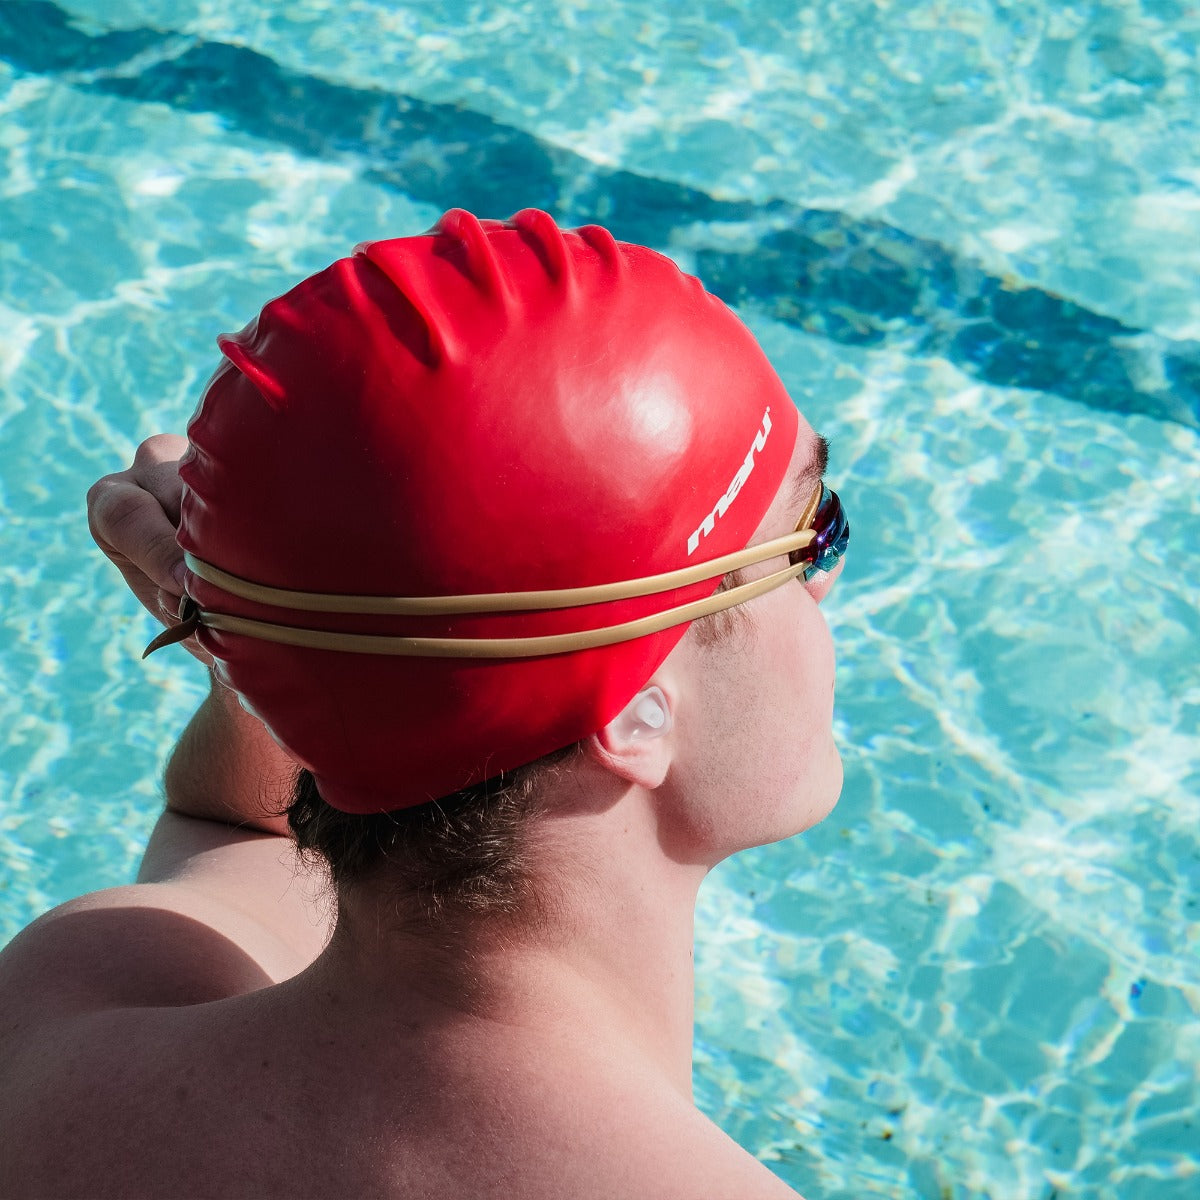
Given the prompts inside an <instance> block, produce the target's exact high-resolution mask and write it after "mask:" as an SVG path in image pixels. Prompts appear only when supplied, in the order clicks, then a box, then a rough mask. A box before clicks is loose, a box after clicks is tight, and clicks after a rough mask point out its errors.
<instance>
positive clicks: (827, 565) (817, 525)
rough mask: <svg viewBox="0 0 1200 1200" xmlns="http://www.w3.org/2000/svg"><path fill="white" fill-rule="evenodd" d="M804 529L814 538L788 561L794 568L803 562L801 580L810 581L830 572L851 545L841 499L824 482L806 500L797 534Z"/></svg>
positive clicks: (848, 524) (796, 551) (791, 554)
mask: <svg viewBox="0 0 1200 1200" xmlns="http://www.w3.org/2000/svg"><path fill="white" fill-rule="evenodd" d="M804 529H812V531H813V533H814V534H815V535H816V536H815V537H814V538H813V540H812V541H811V542H809V544H808V545H807V546H804V547H803V548H802V549H800V550H793V551H792V552H791V553H790V554H789V555H788V561H789V562H790V563H791V564H792V566H794V567H798V566H799V565H800V564H801V563H805V564H806V566H805V569H804V578H805V579H806V580H809V579H813V578H815V577H816V576H817V575H818V574H820V573H821V572H822V571H832V570H833V568H834V567H836V566H837V565H838V562H839V561H840V560H841V557H842V555H843V554H845V553H846V547H847V546H848V545H849V544H850V522H849V521H848V520H847V519H846V510H845V509H844V508H843V507H842V501H841V498H840V497H839V496H838V494H837V492H835V491H833V490H832V489H830V488H829V487H827V486H826V485H825V484H824V483H822V484H821V485H820V493H819V494H817V495H814V497H813V499H812V500H810V501H809V503H808V507H807V508H806V509H805V510H804V513H803V515H802V516H801V517H800V524H799V525H797V526H796V531H797V532H800V531H801V530H804Z"/></svg>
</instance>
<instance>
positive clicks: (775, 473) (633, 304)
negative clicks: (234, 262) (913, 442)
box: [179, 210, 797, 813]
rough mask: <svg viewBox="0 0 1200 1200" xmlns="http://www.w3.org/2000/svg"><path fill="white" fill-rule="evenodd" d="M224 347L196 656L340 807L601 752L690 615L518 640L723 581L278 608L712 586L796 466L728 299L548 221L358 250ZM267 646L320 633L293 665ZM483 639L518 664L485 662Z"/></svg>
mask: <svg viewBox="0 0 1200 1200" xmlns="http://www.w3.org/2000/svg"><path fill="white" fill-rule="evenodd" d="M219 344H220V346H221V349H222V350H223V352H224V355H225V358H224V361H223V362H222V363H221V365H220V367H219V368H218V369H217V371H216V374H215V375H214V376H213V378H212V380H211V381H210V382H209V384H208V387H207V388H206V390H205V393H204V396H203V397H202V399H201V401H200V405H199V408H198V409H197V411H196V414H195V416H194V417H193V419H192V422H191V424H190V426H189V429H188V434H189V438H190V440H191V449H190V450H189V453H188V455H187V456H186V457H185V460H184V463H183V466H182V469H181V474H182V476H183V480H184V483H185V485H186V488H185V492H184V499H183V516H182V523H181V526H180V531H179V541H180V544H181V545H182V546H183V548H184V549H185V551H187V552H188V554H189V558H188V564H189V568H190V571H189V575H188V580H187V592H188V595H189V596H191V597H192V598H193V599H194V600H195V602H196V604H197V605H198V606H199V609H200V611H201V613H202V614H203V615H202V616H201V627H200V629H199V631H198V636H199V638H200V641H201V643H202V644H203V646H204V648H205V649H206V650H208V651H209V652H210V653H211V654H212V655H213V656H214V657H215V659H216V660H217V670H218V672H219V674H220V676H221V678H222V679H223V680H224V681H225V682H227V683H228V684H229V685H230V686H231V687H233V688H234V689H235V690H236V691H237V692H238V693H239V694H240V695H241V696H242V697H243V700H244V702H245V703H246V705H247V707H248V708H249V709H250V710H251V711H252V712H254V713H256V714H257V715H258V716H259V717H260V718H261V719H262V720H263V721H264V723H265V724H266V725H267V727H268V728H269V729H270V730H271V732H272V734H273V735H274V737H275V738H276V740H277V741H278V742H279V743H280V744H281V745H282V746H283V747H284V748H285V749H286V750H287V751H288V752H289V753H290V754H291V755H292V756H293V757H294V758H295V759H296V760H297V761H298V762H299V763H301V764H302V765H304V766H306V767H307V768H308V769H309V770H311V771H312V772H313V774H314V775H315V777H316V780H317V784H318V787H319V788H320V790H321V794H322V796H323V797H324V798H325V799H326V800H327V801H328V802H329V803H330V804H332V805H334V806H335V807H337V808H340V809H343V810H345V811H348V812H364V813H365V812H376V811H383V810H387V809H393V808H401V807H405V806H409V805H413V804H420V803H423V802H425V801H428V800H430V799H433V798H436V797H439V796H443V795H447V794H449V793H451V792H454V791H457V790H458V789H460V788H462V787H465V786H467V785H468V784H471V783H477V782H479V781H481V780H483V779H487V778H490V777H492V776H494V775H496V774H498V773H499V772H500V771H502V770H508V769H511V768H513V767H517V766H520V765H522V764H524V763H528V762H531V761H533V760H534V759H536V758H539V757H541V756H542V755H543V754H546V753H549V752H550V751H551V750H555V749H557V748H559V747H561V746H565V745H568V744H570V743H571V742H574V741H577V740H579V739H580V738H582V737H585V736H587V735H588V734H590V733H593V732H595V731H596V730H597V729H599V728H601V727H602V726H604V725H605V724H606V723H607V722H608V721H610V720H611V719H612V718H613V717H614V716H615V715H616V714H617V713H618V712H620V711H621V709H622V708H623V707H624V706H625V704H626V703H627V702H628V701H629V700H630V699H631V698H632V697H633V696H634V695H635V694H636V693H637V692H638V691H639V689H641V688H642V687H643V686H644V684H645V682H646V680H647V679H648V678H649V677H650V676H651V675H652V674H653V672H654V670H655V669H656V668H657V667H658V666H659V664H660V663H661V662H662V661H663V659H665V658H666V656H667V655H668V654H669V653H670V651H671V650H672V648H673V647H674V646H675V645H676V644H677V643H678V641H679V640H680V638H681V637H682V636H683V634H684V632H685V631H686V629H687V622H686V621H681V620H679V619H678V618H676V617H674V616H667V617H665V618H663V620H665V621H669V622H672V624H671V625H670V627H668V628H665V629H661V630H658V631H657V632H652V633H649V634H646V635H644V636H631V632H630V631H629V630H625V631H618V634H617V636H619V637H620V638H621V640H616V641H613V642H612V644H604V645H597V646H591V647H590V648H584V649H568V650H566V651H565V652H564V651H563V650H562V649H561V647H557V646H553V647H552V648H553V649H554V651H555V652H552V653H551V652H547V651H546V645H547V644H546V643H536V642H528V641H527V640H525V639H530V638H537V637H547V636H552V635H557V634H569V633H577V632H579V631H593V630H609V628H610V627H612V626H615V625H620V624H622V623H625V622H629V621H634V620H636V619H639V618H644V617H648V616H653V615H655V614H659V613H662V612H664V611H665V610H668V609H673V608H677V607H679V606H681V605H686V604H688V603H690V602H693V601H697V600H700V599H702V598H704V597H706V596H710V595H711V594H712V593H713V592H714V591H715V590H716V588H717V585H718V584H719V583H720V579H721V576H722V574H723V573H724V571H725V570H727V569H729V568H728V567H727V566H721V565H720V564H714V565H713V567H712V569H711V570H708V568H706V567H702V568H701V569H700V570H701V574H703V579H702V580H700V581H699V582H695V581H693V582H689V583H687V584H686V585H684V586H674V587H670V588H668V589H667V590H664V591H655V592H653V593H652V594H648V595H637V596H632V597H628V598H623V599H617V600H607V601H600V602H591V603H584V604H578V603H575V604H572V605H570V606H566V607H548V606H547V604H545V603H542V601H540V600H538V599H537V598H534V599H532V600H530V599H528V598H526V599H523V600H521V601H518V603H522V604H526V603H528V604H529V607H525V608H518V609H516V610H515V611H486V609H487V607H488V606H487V605H486V604H485V605H483V608H484V611H480V610H479V608H478V606H476V607H474V608H473V607H472V605H471V604H470V603H467V604H466V606H465V607H466V608H467V611H457V612H456V611H440V612H437V613H435V614H434V615H428V614H422V613H420V612H417V613H412V612H409V611H407V610H406V606H405V605H403V604H401V605H399V606H395V605H393V606H392V611H388V612H385V613H383V614H382V615H381V614H380V613H379V612H378V611H376V612H370V611H367V612H364V609H363V606H362V605H361V604H360V605H358V606H357V607H356V605H355V604H354V603H349V604H347V605H345V607H348V608H350V609H351V611H348V612H331V611H329V606H328V604H325V605H322V604H317V605H315V606H314V605H311V604H310V605H308V610H307V611H306V609H305V604H306V600H305V597H303V596H291V597H289V596H281V595H279V594H277V593H274V592H271V591H270V589H283V590H285V591H287V592H289V593H321V594H322V595H323V596H325V597H326V599H328V598H329V597H330V595H331V594H333V595H335V596H342V597H457V596H477V595H478V594H481V593H483V594H487V595H493V594H495V593H512V592H527V591H556V590H560V589H573V588H580V587H588V586H591V585H598V584H607V583H613V582H618V581H624V580H635V579H641V578H643V577H646V576H652V575H656V574H659V573H664V572H671V571H675V570H678V569H679V568H685V567H690V566H694V565H696V564H698V563H707V562H709V561H710V560H714V559H717V558H719V557H720V556H722V555H726V554H728V553H730V552H732V551H736V550H739V549H741V548H742V547H744V546H745V545H746V543H747V542H748V540H749V539H750V536H751V535H752V533H753V532H754V530H755V528H756V527H757V525H758V523H759V522H760V520H761V519H762V517H763V515H764V513H765V512H766V510H767V508H768V507H769V506H770V504H771V501H772V500H773V498H774V496H775V494H776V492H777V490H778V488H779V486H780V483H781V481H782V480H783V477H784V474H785V473H786V470H787V465H788V462H789V460H790V456H791V452H792V449H793V446H794V444H795V438H796V428H797V419H796V411H795V408H794V406H793V405H792V403H791V400H790V399H789V397H788V395H787V393H786V391H785V390H784V388H783V385H782V383H781V382H780V380H779V378H778V377H777V375H776V374H775V372H774V370H773V369H772V368H771V366H770V364H769V363H768V362H767V360H766V357H765V356H764V355H763V353H762V351H761V350H760V349H759V347H758V345H757V343H756V342H755V341H754V339H753V337H752V336H751V335H750V333H749V332H748V331H747V329H746V328H745V327H744V326H743V325H742V324H741V322H740V321H739V320H738V319H737V318H736V317H735V316H734V315H733V314H732V313H731V312H730V311H729V309H728V308H726V307H725V305H724V304H723V303H722V302H721V301H719V300H717V299H716V298H715V297H713V296H711V295H709V294H708V293H707V292H705V290H704V289H703V287H702V286H701V284H700V283H699V282H698V281H697V280H696V279H693V278H691V277H690V276H687V275H685V274H683V273H682V272H681V271H680V270H679V269H678V268H677V267H676V266H675V265H674V264H673V263H672V262H671V261H670V260H669V259H667V258H664V257H663V256H662V255H659V254H656V253H654V252H653V251H651V250H647V249H644V248H642V247H639V246H631V245H625V244H620V243H617V242H615V241H614V240H613V238H612V236H611V235H610V234H609V233H608V232H607V231H606V230H604V229H601V228H599V227H597V226H588V227H585V228H582V229H579V230H575V231H564V230H560V229H559V228H558V227H557V226H556V225H555V224H554V222H553V221H552V219H551V218H550V217H549V216H547V215H546V214H545V213H541V212H536V211H533V210H527V211H525V212H522V213H518V214H517V215H516V216H515V217H513V218H512V220H510V221H508V222H499V221H482V222H481V221H477V220H476V219H475V218H474V217H472V216H471V215H470V214H469V213H465V212H463V211H461V210H451V211H450V212H448V213H447V214H446V215H445V216H444V217H443V218H442V219H441V221H439V222H438V224H437V225H436V226H435V227H434V229H432V230H431V231H430V232H429V233H427V234H423V235H421V236H419V237H409V238H397V239H394V240H389V241H381V242H372V243H366V244H364V245H361V246H359V247H358V248H357V249H356V250H355V252H354V254H353V255H352V256H351V257H349V258H344V259H341V260H339V261H338V262H336V263H334V264H333V265H332V266H331V267H329V268H327V269H326V270H324V271H322V272H320V273H319V274H317V275H314V276H312V277H311V278H310V279H307V280H305V281H304V282H303V283H301V284H300V285H298V286H297V287H296V288H294V289H293V290H292V291H290V292H288V293H287V295H285V296H283V297H281V298H279V299H277V300H273V301H272V302H271V303H269V304H268V305H267V306H266V307H265V308H264V309H263V311H262V313H261V315H260V316H259V317H258V319H257V320H256V321H254V322H252V323H251V324H250V325H249V326H247V328H246V329H244V330H243V331H242V332H241V333H239V334H236V335H233V336H229V337H223V338H221V339H219ZM239 580H240V581H245V580H249V581H253V584H256V585H262V586H261V587H258V588H255V587H254V586H249V585H243V584H240V583H239ZM314 607H315V608H316V609H317V611H312V609H313V608H314ZM334 607H336V603H335V605H334ZM375 607H376V608H377V609H378V608H380V607H383V608H387V605H386V603H383V604H382V605H376V606H375ZM408 607H410V608H411V607H412V606H408ZM417 607H419V606H417ZM453 607H454V605H453V604H452V603H451V604H448V605H447V604H444V603H443V604H439V603H438V602H436V601H435V603H434V608H435V609H441V610H445V609H446V608H450V609H452V608H453ZM460 607H462V606H460ZM366 608H367V609H368V610H369V609H370V608H371V605H370V604H367V605H366ZM239 621H241V622H243V623H245V624H243V625H241V626H239V629H240V630H241V631H235V629H234V626H238V623H239ZM246 622H249V623H246ZM253 623H257V624H253ZM270 628H275V629H280V628H282V629H283V630H284V631H285V634H286V631H287V630H289V629H296V630H318V631H320V632H318V633H317V634H315V635H313V636H314V637H315V638H316V642H315V643H314V644H310V645H299V646H296V645H287V644H282V643H280V642H279V641H275V640H268V639H269V638H270V637H273V636H275V635H273V634H270V632H269V630H270ZM264 629H266V630H267V632H266V633H264ZM247 631H249V632H247ZM328 634H331V635H332V638H330V639H327V640H326V641H324V642H322V641H321V638H322V637H325V636H326V635H328ZM345 635H352V636H351V637H350V638H349V639H347V638H346V637H345ZM363 635H366V636H365V637H364V636H363ZM297 636H300V635H299V634H298V635H297ZM592 636H594V637H598V638H600V639H601V640H603V639H605V638H609V639H611V637H612V635H611V634H610V633H600V634H596V635H592ZM339 638H340V639H342V640H340V641H339ZM403 638H418V639H430V638H444V639H449V641H448V643H447V645H449V647H450V650H449V651H448V652H449V653H451V654H454V655H466V656H464V657H439V656H436V654H440V653H442V652H443V651H434V650H432V649H430V646H431V644H430V643H427V642H420V643H414V644H415V645H416V646H417V650H416V652H415V654H414V653H413V651H412V649H411V646H409V648H408V649H407V650H404V647H403V646H400V643H401V639H403ZM356 639H357V640H356ZM477 639H488V640H490V639H522V641H521V642H519V643H514V644H511V645H509V648H508V650H506V649H505V645H503V644H502V645H501V646H500V647H499V648H498V650H497V649H496V648H493V649H492V651H490V653H493V654H495V653H499V654H500V657H480V656H478V654H477V652H476V650H475V649H474V647H473V644H475V643H476V642H477ZM385 644H386V646H387V648H386V649H384V648H383V647H384V646H385ZM405 645H408V644H407V643H405ZM331 646H332V647H334V648H331ZM351 646H353V651H352V649H351V648H349V647H351ZM397 646H400V648H401V650H403V652H402V653H397V652H396V647H397ZM464 647H465V649H464ZM363 650H366V652H361V651H363ZM518 654H519V655H524V656H521V657H518V656H517V655H518ZM528 655H532V656H528Z"/></svg>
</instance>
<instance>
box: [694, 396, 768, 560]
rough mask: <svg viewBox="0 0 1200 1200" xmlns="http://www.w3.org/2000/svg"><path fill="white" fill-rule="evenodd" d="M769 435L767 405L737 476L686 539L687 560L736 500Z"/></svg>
mask: <svg viewBox="0 0 1200 1200" xmlns="http://www.w3.org/2000/svg"><path fill="white" fill-rule="evenodd" d="M770 434H771V406H770V405H767V410H766V412H764V413H763V419H762V428H761V429H760V430H759V431H758V433H756V434H755V435H754V441H752V442H751V443H750V449H749V450H748V451H747V452H746V458H745V460H744V461H743V463H742V465H741V466H740V467H738V469H737V474H736V475H735V476H734V477H733V478H732V479H731V480H730V481H729V486H728V487H727V488H726V489H725V494H724V495H723V496H722V497H721V498H720V500H718V501H717V503H716V505H715V506H714V507H713V510H712V512H710V513H709V514H708V516H707V517H705V518H704V520H703V521H701V522H700V526H699V528H698V529H697V530H696V532H695V533H693V534H692V536H691V537H690V538H688V551H687V552H688V557H689V558H690V557H691V556H692V555H693V554H695V552H696V548H697V547H698V546H699V545H700V539H701V538H702V537H708V535H709V534H710V533H712V531H713V529H714V528H715V527H716V524H717V521H719V520H720V519H721V517H723V516H724V515H725V511H726V510H727V509H728V508H729V506H730V505H731V504H732V503H733V502H734V501H735V500H736V499H737V495H738V492H740V491H741V490H742V488H743V487H745V486H746V480H747V479H749V478H750V472H751V471H753V470H754V464H755V462H757V461H758V460H757V459H756V458H755V457H754V456H755V455H756V454H761V453H762V449H763V447H764V446H765V445H766V444H767V438H768V437H769V436H770Z"/></svg>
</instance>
